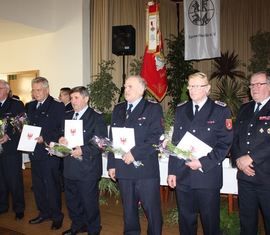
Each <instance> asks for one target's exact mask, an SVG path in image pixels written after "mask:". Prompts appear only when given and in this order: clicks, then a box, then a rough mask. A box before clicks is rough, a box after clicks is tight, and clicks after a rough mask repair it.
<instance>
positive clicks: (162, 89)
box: [141, 2, 168, 102]
mask: <svg viewBox="0 0 270 235" xmlns="http://www.w3.org/2000/svg"><path fill="white" fill-rule="evenodd" d="M141 76H142V77H143V78H144V79H145V81H146V82H147V90H148V91H149V92H150V93H151V94H152V95H153V96H154V97H155V98H156V99H157V100H158V101H159V102H160V101H162V99H163V98H164V97H165V95H166V91H167V87H168V86H167V75H166V66H165V58H164V54H163V42H162V37H161V32H160V24H159V4H157V3H153V2H148V5H147V9H146V47H145V52H144V58H143V64H142V69H141Z"/></svg>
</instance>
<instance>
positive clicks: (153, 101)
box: [147, 100, 157, 104]
mask: <svg viewBox="0 0 270 235" xmlns="http://www.w3.org/2000/svg"><path fill="white" fill-rule="evenodd" d="M147 101H148V102H150V103H153V104H157V101H156V100H147Z"/></svg>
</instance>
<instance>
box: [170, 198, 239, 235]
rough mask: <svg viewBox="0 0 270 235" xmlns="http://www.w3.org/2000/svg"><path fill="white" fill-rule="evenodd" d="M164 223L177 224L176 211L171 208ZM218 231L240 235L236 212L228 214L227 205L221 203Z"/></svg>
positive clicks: (225, 234) (228, 234) (230, 234)
mask: <svg viewBox="0 0 270 235" xmlns="http://www.w3.org/2000/svg"><path fill="white" fill-rule="evenodd" d="M165 222H166V223H167V224H177V223H178V210H177V208H172V209H170V210H169V211H168V213H167V215H166V217H165ZM220 230H221V233H220V234H223V235H238V234H240V221H239V216H238V212H235V211H234V212H232V213H228V203H227V201H226V202H222V203H221V208H220Z"/></svg>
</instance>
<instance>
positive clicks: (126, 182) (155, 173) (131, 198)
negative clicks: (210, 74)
mask: <svg viewBox="0 0 270 235" xmlns="http://www.w3.org/2000/svg"><path fill="white" fill-rule="evenodd" d="M145 89H146V84H145V82H144V80H143V79H142V78H141V77H139V76H131V77H129V78H128V79H127V80H126V82H125V99H126V101H125V102H122V103H119V104H118V105H116V106H115V108H114V110H113V114H112V122H111V127H112V128H114V127H127V128H133V129H134V133H135V146H134V147H133V148H131V149H130V150H129V151H128V152H127V153H125V154H124V155H123V156H122V159H115V158H114V156H113V154H110V155H109V156H108V167H107V168H108V170H109V175H110V177H111V178H112V179H113V180H116V179H117V180H118V183H119V188H120V194H121V198H122V203H123V209H124V234H125V235H139V234H141V228H140V223H139V214H138V203H139V202H141V204H142V207H143V208H144V211H145V214H146V217H147V219H148V230H147V234H148V235H160V234H161V232H162V214H161V202H160V193H159V188H160V176H159V163H158V153H157V151H156V150H155V148H154V147H153V144H158V142H159V138H160V136H161V135H162V133H163V126H162V123H163V114H162V108H161V106H160V105H159V104H158V103H156V102H150V101H147V100H145V99H143V94H144V91H145ZM130 107H131V109H130ZM135 161H136V162H137V163H138V161H141V163H142V164H143V165H141V166H139V167H135V166H134V163H135Z"/></svg>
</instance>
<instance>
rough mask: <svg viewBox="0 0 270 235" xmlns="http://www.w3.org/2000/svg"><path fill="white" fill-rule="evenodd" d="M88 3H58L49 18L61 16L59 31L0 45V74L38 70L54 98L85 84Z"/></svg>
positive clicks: (71, 0) (81, 0)
mask: <svg viewBox="0 0 270 235" xmlns="http://www.w3.org/2000/svg"><path fill="white" fill-rule="evenodd" d="M88 1H89V0H75V1H74V0H55V2H54V6H53V7H54V12H55V13H56V15H52V16H48V17H59V18H60V19H61V26H60V27H59V28H57V29H56V30H55V31H50V32H48V33H45V34H42V35H39V36H35V37H30V38H24V39H20V40H14V41H9V42H4V43H0V73H8V72H16V71H26V70H39V71H40V76H43V77H46V78H47V79H48V80H49V82H50V89H51V95H53V96H55V97H57V96H58V93H59V89H60V88H61V87H63V86H70V87H74V86H77V85H86V82H87V81H88V82H89V79H86V77H88V75H89V72H88V71H89V69H87V68H88V67H89V66H88V65H89V61H87V60H85V59H83V58H84V57H85V55H84V54H83V50H84V48H83V43H84V44H87V43H85V41H88V40H89V38H88V39H87V35H85V34H84V33H83V27H86V28H87V27H88V28H89V24H88V25H87V23H86V24H85V23H83V6H85V5H87V4H85V2H88ZM35 17H36V14H35ZM35 17H33V19H32V20H33V21H34V20H35ZM84 18H85V16H84ZM44 20H45V19H44ZM49 21H50V20H49ZM83 35H84V36H83ZM83 37H84V38H83ZM88 37H89V36H88ZM88 44H89V43H88ZM83 77H85V78H83Z"/></svg>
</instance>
